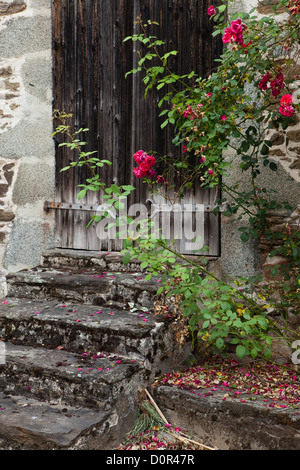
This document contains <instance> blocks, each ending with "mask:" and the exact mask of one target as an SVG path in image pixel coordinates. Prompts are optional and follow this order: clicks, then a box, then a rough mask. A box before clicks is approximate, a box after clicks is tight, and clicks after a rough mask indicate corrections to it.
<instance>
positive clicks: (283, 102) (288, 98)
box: [280, 94, 293, 106]
mask: <svg viewBox="0 0 300 470" xmlns="http://www.w3.org/2000/svg"><path fill="white" fill-rule="evenodd" d="M292 102H293V96H292V95H289V94H287V95H283V96H282V97H281V100H280V104H281V106H287V105H289V104H291V103H292Z"/></svg>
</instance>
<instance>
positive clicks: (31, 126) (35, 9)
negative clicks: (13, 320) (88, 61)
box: [0, 0, 54, 273]
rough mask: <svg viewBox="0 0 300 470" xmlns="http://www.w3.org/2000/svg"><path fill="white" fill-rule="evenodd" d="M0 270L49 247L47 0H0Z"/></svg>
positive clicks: (31, 261)
mask: <svg viewBox="0 0 300 470" xmlns="http://www.w3.org/2000/svg"><path fill="white" fill-rule="evenodd" d="M0 43H1V55H0V139H1V148H0V271H2V272H3V273H5V272H7V271H9V272H12V271H16V270H19V269H21V268H23V267H28V266H33V265H35V264H38V263H39V262H40V256H41V250H43V249H44V248H45V247H48V246H53V244H52V238H53V220H52V216H51V214H46V213H44V211H43V204H44V201H45V200H47V199H49V200H52V199H53V197H54V149H53V142H52V139H51V137H50V136H51V132H52V123H51V113H52V56H51V0H0Z"/></svg>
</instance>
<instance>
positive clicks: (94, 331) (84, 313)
mask: <svg viewBox="0 0 300 470" xmlns="http://www.w3.org/2000/svg"><path fill="white" fill-rule="evenodd" d="M173 336H174V332H173V330H172V329H171V328H170V325H169V323H168V321H167V318H166V317H158V316H153V314H151V313H146V312H141V311H134V312H131V311H128V310H124V309H123V310H121V309H112V308H106V307H99V306H94V305H83V304H68V303H67V304H61V303H58V302H57V301H55V300H52V301H40V300H29V299H20V298H8V297H6V298H4V299H2V300H1V301H0V339H2V340H4V341H7V342H12V343H14V344H16V345H17V344H19V345H27V346H37V347H44V348H47V349H55V348H62V349H65V350H68V351H74V352H89V351H94V352H97V351H101V352H103V351H105V352H106V353H110V354H118V355H124V356H127V357H129V358H131V359H132V360H136V361H139V363H141V364H143V367H144V369H145V373H146V371H147V373H149V372H151V375H153V374H155V373H160V372H161V370H162V369H161V368H162V367H164V365H165V368H167V367H168V366H171V360H172V356H173V354H174V352H173V348H174V337H173Z"/></svg>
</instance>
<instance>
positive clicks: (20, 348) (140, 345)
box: [0, 250, 176, 450]
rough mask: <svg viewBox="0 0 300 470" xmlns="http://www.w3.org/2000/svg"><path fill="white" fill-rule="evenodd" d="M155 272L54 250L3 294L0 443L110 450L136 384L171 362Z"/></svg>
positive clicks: (127, 425)
mask: <svg viewBox="0 0 300 470" xmlns="http://www.w3.org/2000/svg"><path fill="white" fill-rule="evenodd" d="M157 287H158V280H157V279H153V280H152V281H145V279H144V274H143V273H142V272H141V270H140V267H139V265H138V264H131V265H129V266H124V265H123V264H122V260H121V258H120V256H119V255H118V254H108V253H106V254H105V253H100V254H99V253H91V252H90V253H88V254H87V253H86V252H80V251H78V252H77V251H69V250H53V251H49V252H47V253H45V255H44V256H43V258H42V263H41V266H38V267H36V268H34V269H30V270H25V271H20V272H18V273H15V274H11V275H8V276H7V296H6V297H5V298H3V299H1V300H0V339H1V340H2V341H1V342H0V346H1V348H0V449H1V450H52V449H61V450H62V449H72V450H77V449H86V450H92V449H98V450H101V449H113V448H114V446H115V445H117V444H118V443H119V442H121V440H122V439H123V437H124V435H125V434H126V432H128V431H130V430H131V429H132V427H133V425H134V422H135V419H136V412H137V406H138V404H137V396H138V390H139V388H140V387H145V386H147V385H149V384H151V381H152V380H153V378H154V377H155V375H157V374H160V373H163V372H164V371H166V370H170V368H172V367H173V366H174V360H176V358H175V359H174V357H175V356H174V355H175V351H174V350H173V347H174V346H173V345H174V341H173V338H172V331H171V329H170V327H169V323H168V321H167V319H166V318H165V317H164V318H159V317H157V316H154V315H153V312H152V309H153V300H154V296H155V293H156V291H157Z"/></svg>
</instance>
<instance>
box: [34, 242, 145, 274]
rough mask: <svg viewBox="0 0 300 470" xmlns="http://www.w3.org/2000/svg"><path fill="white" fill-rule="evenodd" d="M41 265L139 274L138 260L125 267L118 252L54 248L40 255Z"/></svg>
mask: <svg viewBox="0 0 300 470" xmlns="http://www.w3.org/2000/svg"><path fill="white" fill-rule="evenodd" d="M42 265H43V266H45V267H53V268H55V267H61V268H86V269H90V268H96V269H103V270H105V271H114V272H141V271H142V269H141V263H140V262H139V261H138V260H135V261H132V262H130V263H129V264H127V265H125V264H124V263H123V255H122V254H121V253H120V252H111V253H110V252H104V251H84V250H68V249H63V248H55V249H52V250H47V251H45V252H43V254H42Z"/></svg>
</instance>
